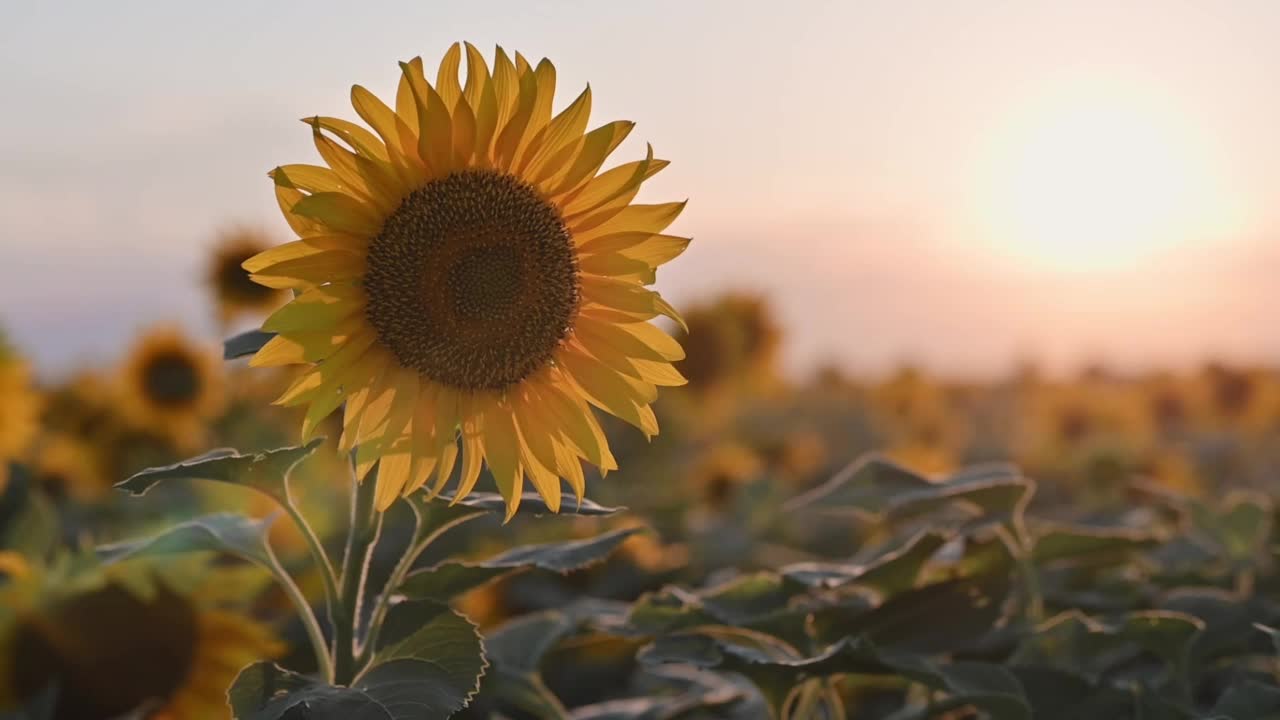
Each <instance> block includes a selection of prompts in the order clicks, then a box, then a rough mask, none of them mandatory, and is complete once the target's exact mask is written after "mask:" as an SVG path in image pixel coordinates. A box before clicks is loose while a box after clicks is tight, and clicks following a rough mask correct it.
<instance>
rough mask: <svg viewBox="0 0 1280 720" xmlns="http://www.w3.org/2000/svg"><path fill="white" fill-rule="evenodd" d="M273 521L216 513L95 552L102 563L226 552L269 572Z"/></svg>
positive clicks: (273, 519) (271, 563) (268, 518)
mask: <svg viewBox="0 0 1280 720" xmlns="http://www.w3.org/2000/svg"><path fill="white" fill-rule="evenodd" d="M274 521H275V518H274V517H267V518H263V519H261V520H256V519H253V518H249V517H245V516H243V515H237V514H235V513H215V514H213V515H205V516H204V517H199V518H196V519H194V520H188V521H187V522H184V523H181V524H178V525H174V526H173V527H170V528H168V529H166V530H164V531H163V532H161V533H160V534H158V535H154V536H152V537H149V538H143V539H140V540H127V541H125V542H120V543H113V544H110V545H100V546H99V547H98V549H97V552H98V557H99V558H101V559H102V561H103V562H104V563H114V562H119V561H121V560H125V559H128V558H132V557H138V556H146V555H172V554H178V553H189V552H229V553H232V554H235V555H239V556H240V557H242V558H244V559H246V560H250V561H252V562H255V563H258V564H259V565H262V566H263V567H265V568H268V569H271V568H273V566H274V564H275V563H274V561H273V559H272V555H271V549H270V547H269V546H268V545H267V530H269V529H270V527H271V524H272V523H273V522H274Z"/></svg>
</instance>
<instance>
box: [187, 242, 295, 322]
mask: <svg viewBox="0 0 1280 720" xmlns="http://www.w3.org/2000/svg"><path fill="white" fill-rule="evenodd" d="M271 245H272V243H271V240H270V239H269V238H268V237H267V236H266V233H264V232H262V231H261V230H255V229H252V228H248V227H237V228H233V229H230V230H225V231H223V232H221V233H219V234H218V237H217V240H216V242H215V244H214V246H213V249H212V251H211V253H210V256H209V264H208V269H207V270H206V271H205V282H206V283H207V284H208V286H209V291H210V293H211V294H212V295H213V300H214V307H215V309H216V311H217V313H218V320H219V321H220V322H221V323H222V325H223V326H224V327H226V326H229V325H231V324H232V323H233V322H234V321H235V320H236V319H237V318H240V317H242V316H249V317H259V316H263V315H266V314H267V313H269V312H271V311H272V310H275V309H276V308H278V307H280V305H282V304H284V302H285V301H286V300H287V299H288V293H286V292H283V291H280V290H276V289H274V288H270V287H267V286H265V285H262V284H261V283H256V282H254V281H253V280H252V279H250V277H249V271H247V270H245V269H244V262H245V261H246V260H248V259H249V258H251V257H253V256H254V255H257V254H258V253H261V252H262V251H264V250H266V249H267V248H269V247H271Z"/></svg>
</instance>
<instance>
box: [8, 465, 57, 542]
mask: <svg viewBox="0 0 1280 720" xmlns="http://www.w3.org/2000/svg"><path fill="white" fill-rule="evenodd" d="M2 489H3V491H4V492H3V495H2V496H0V550H11V551H13V552H16V553H18V554H19V555H22V556H24V557H28V558H44V557H47V556H48V555H49V553H50V552H51V551H52V550H53V549H54V547H55V546H57V544H58V537H59V527H58V513H57V511H56V510H55V509H54V507H53V505H52V504H51V503H50V502H49V500H48V499H46V498H45V497H44V496H43V495H40V494H39V493H33V492H31V477H30V475H29V474H28V473H27V472H26V471H25V470H24V469H23V468H21V467H20V466H17V465H14V466H12V467H11V468H10V477H9V482H8V485H7V487H4V488H2Z"/></svg>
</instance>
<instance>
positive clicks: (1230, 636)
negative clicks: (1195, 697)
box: [1158, 588, 1280, 667]
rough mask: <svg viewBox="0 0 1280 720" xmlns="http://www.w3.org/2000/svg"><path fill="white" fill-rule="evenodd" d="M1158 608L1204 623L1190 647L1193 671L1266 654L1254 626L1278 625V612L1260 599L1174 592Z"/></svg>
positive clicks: (1201, 590) (1219, 593)
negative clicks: (1251, 655) (1272, 623)
mask: <svg viewBox="0 0 1280 720" xmlns="http://www.w3.org/2000/svg"><path fill="white" fill-rule="evenodd" d="M1158 608H1159V609H1161V610H1168V611H1171V612H1178V613H1184V614H1186V615H1190V616H1193V617H1196V618H1198V619H1199V620H1200V621H1201V622H1202V623H1204V632H1202V633H1200V634H1199V635H1198V636H1197V637H1196V638H1195V641H1194V642H1193V643H1192V645H1191V662H1192V665H1193V666H1194V667H1201V666H1208V665H1210V664H1213V663H1216V662H1218V661H1220V660H1223V659H1226V658H1231V657H1235V656H1240V655H1248V654H1255V653H1261V652H1266V650H1267V649H1268V647H1267V646H1268V643H1267V639H1266V636H1265V635H1263V634H1261V633H1259V632H1258V630H1257V623H1268V622H1276V621H1280V611H1277V610H1276V609H1274V608H1273V607H1272V606H1270V605H1269V604H1268V603H1266V602H1265V601H1264V600H1262V599H1261V598H1241V597H1239V596H1237V595H1235V594H1233V593H1229V592H1225V591H1222V590H1215V589H1213V588H1182V589H1179V590H1175V591H1173V592H1170V593H1168V594H1167V595H1165V596H1164V597H1163V598H1162V599H1161V600H1160V602H1159V604H1158Z"/></svg>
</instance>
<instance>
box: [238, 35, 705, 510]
mask: <svg viewBox="0 0 1280 720" xmlns="http://www.w3.org/2000/svg"><path fill="white" fill-rule="evenodd" d="M462 54H463V52H462V48H461V47H460V46H458V45H456V44H455V45H454V46H452V47H451V48H449V51H448V52H447V53H446V54H445V56H444V60H443V61H442V63H441V65H440V68H439V71H438V73H437V74H436V82H435V85H434V86H433V85H432V84H431V83H430V82H428V80H427V77H426V76H425V75H424V69H423V63H422V60H421V58H415V59H414V60H413V61H411V62H408V63H402V64H401V69H402V71H403V73H402V77H401V80H400V86H399V91H398V93H397V96H396V100H395V108H394V109H392V108H391V107H388V106H387V105H385V104H383V102H382V101H381V100H379V99H378V98H376V97H374V96H373V95H372V94H371V93H370V92H369V91H367V90H365V89H364V88H362V87H360V86H358V85H357V86H355V87H354V88H352V91H351V100H352V104H353V105H354V106H355V110H356V113H357V114H359V115H360V117H361V118H362V119H363V120H364V121H365V122H366V123H368V125H369V126H370V127H371V128H372V129H373V132H370V131H369V130H366V129H365V128H363V127H361V126H359V125H356V124H354V123H351V122H348V121H345V120H339V119H336V118H326V117H315V118H311V119H310V120H308V122H309V123H310V124H311V126H312V129H313V134H314V140H315V144H316V148H317V150H318V151H319V153H320V156H321V157H322V158H323V159H324V161H325V163H326V165H327V167H321V166H314V165H286V166H283V167H279V168H276V169H275V170H274V171H272V172H271V177H272V178H273V179H274V180H275V185H276V195H277V198H278V200H279V203H280V207H281V208H282V210H283V211H284V215H285V218H286V220H288V222H289V224H290V225H291V226H292V228H293V229H294V231H295V232H296V233H297V234H298V236H299V237H300V238H301V239H300V240H297V241H295V242H291V243H288V244H286V245H283V246H281V247H277V248H274V249H272V250H270V251H268V252H265V253H262V254H261V255H258V256H257V257H255V258H253V259H251V260H250V261H249V262H247V263H246V264H245V267H246V269H248V270H249V271H250V272H252V273H253V278H254V279H255V280H257V281H258V282H260V283H263V284H265V285H268V286H270V287H277V288H291V289H294V290H296V291H297V292H298V293H299V295H298V296H297V297H296V298H295V299H294V300H293V301H292V302H290V303H289V304H288V305H286V306H285V307H283V308H281V309H280V310H278V311H276V312H275V313H274V314H273V315H272V316H271V317H270V318H268V319H267V321H266V322H265V323H264V324H263V329H264V330H266V331H269V332H274V333H278V334H277V336H276V337H275V338H274V339H272V340H271V341H270V342H269V343H267V345H266V346H265V347H263V348H262V350H261V351H260V352H259V353H258V354H257V355H256V356H255V357H254V359H253V361H252V363H253V364H254V365H257V366H276V365H303V366H304V368H303V369H302V370H301V372H300V374H299V375H298V377H297V379H296V381H295V382H294V383H293V385H292V386H291V387H290V388H289V389H288V390H286V391H285V393H284V394H283V395H282V396H281V397H280V398H279V400H278V401H277V402H279V403H281V404H285V405H304V404H305V405H306V406H307V408H308V409H307V414H306V417H305V419H304V421H303V435H304V436H310V435H311V434H312V433H314V432H315V429H316V427H317V426H318V425H319V423H320V421H321V420H322V419H323V418H325V417H326V416H328V415H329V414H330V413H332V412H334V411H335V410H336V409H337V408H338V407H339V406H340V405H342V404H344V403H345V410H344V416H343V436H342V438H341V442H340V445H341V447H342V448H343V449H351V448H358V449H357V450H356V461H357V466H358V475H359V477H360V478H361V479H363V478H364V477H365V476H366V474H367V473H368V471H369V470H370V468H372V466H373V465H374V463H375V462H378V461H381V464H380V469H379V472H378V474H377V477H378V480H377V483H378V485H377V506H378V507H379V508H381V509H385V508H387V507H388V506H390V505H391V503H392V502H393V501H394V500H395V499H396V498H397V497H398V496H400V495H401V494H404V493H408V492H410V491H413V490H415V489H416V488H419V487H422V486H423V485H424V484H425V483H426V482H427V481H428V479H429V478H430V477H431V476H432V475H434V477H435V482H434V483H433V485H432V488H431V491H432V492H433V493H434V492H438V491H439V490H440V489H441V488H442V487H443V486H444V484H445V483H446V482H447V481H448V479H449V477H450V473H451V471H452V470H453V468H454V467H455V465H457V466H458V467H459V468H460V480H459V485H458V493H457V494H458V497H462V496H464V495H466V494H467V493H469V492H470V491H471V489H472V488H473V487H474V485H475V484H476V481H477V479H478V477H479V474H480V468H481V463H482V461H483V463H484V464H486V465H488V467H489V470H490V473H491V474H492V475H493V477H494V479H495V481H496V483H497V486H498V489H499V490H500V491H501V493H502V495H503V496H504V497H505V498H506V499H507V503H508V511H509V512H510V513H514V511H515V509H516V506H517V505H518V504H519V501H520V491H521V487H522V485H523V479H524V477H525V476H526V475H527V476H528V477H529V479H530V481H531V482H532V483H533V486H534V487H535V488H536V489H537V491H538V492H539V493H541V495H542V496H543V497H544V498H545V499H546V501H547V503H548V505H549V506H550V507H551V508H553V509H557V508H559V506H560V496H561V487H560V483H561V479H562V478H563V479H565V480H567V481H568V483H569V485H570V487H571V488H572V489H573V491H574V492H575V493H576V494H577V496H578V497H579V498H581V497H582V494H583V487H584V479H583V477H584V476H583V468H582V465H581V461H582V460H586V461H588V462H590V463H592V464H594V465H596V466H597V467H599V468H600V469H601V471H608V470H610V469H614V468H616V463H615V461H614V458H613V455H612V454H611V453H610V451H609V447H608V444H607V443H606V441H605V436H604V433H603V432H602V431H601V428H600V426H599V424H598V423H597V420H596V418H595V417H594V416H593V413H592V410H591V409H590V407H589V405H594V406H595V407H596V408H599V409H600V410H603V411H605V412H608V413H612V414H614V415H617V416H618V417H620V418H622V419H623V420H626V421H627V422H629V423H631V424H632V425H635V426H636V427H638V428H640V429H641V430H642V431H643V432H644V433H645V434H646V435H648V436H650V437H652V436H653V435H654V434H656V433H657V432H658V424H657V421H656V419H655V417H654V413H653V411H652V409H651V408H650V403H651V402H653V400H654V399H655V398H656V397H657V387H658V386H664V385H679V384H682V383H683V382H684V378H683V377H681V375H680V374H679V373H678V372H676V371H675V370H674V369H673V368H672V366H671V362H672V361H675V360H679V359H681V358H682V357H683V356H684V353H683V351H682V350H681V348H680V345H679V343H677V342H676V341H675V340H673V339H672V338H671V337H669V336H668V335H666V334H665V333H664V332H662V331H661V330H660V329H659V328H658V327H657V326H656V325H654V324H652V323H651V322H650V320H653V319H654V318H656V317H657V316H659V315H665V316H667V317H670V318H672V319H675V320H677V322H678V321H679V316H678V314H677V313H676V311H675V310H674V309H673V308H672V307H671V306H670V305H668V304H667V303H666V302H665V301H664V300H663V299H662V298H661V297H660V296H659V295H658V293H657V292H654V291H652V290H650V289H648V288H647V287H646V286H647V285H650V284H652V283H653V282H654V274H655V269H656V268H657V267H658V266H659V265H662V264H663V263H665V262H667V261H669V260H671V259H672V258H674V257H675V256H677V255H679V254H680V253H681V252H683V251H684V249H685V247H686V246H687V244H688V242H689V240H688V239H686V238H680V237H675V236H671V235H664V234H662V232H663V230H664V229H666V227H667V226H668V225H670V224H671V222H672V221H674V220H675V219H676V216H677V215H679V214H680V212H681V210H682V209H683V208H684V203H683V202H672V203H662V204H655V205H645V204H635V203H633V202H632V201H633V200H634V199H635V197H636V194H637V192H638V191H639V189H640V185H641V183H642V182H644V181H645V180H646V179H648V178H650V177H652V176H653V175H654V174H655V173H657V172H658V171H659V170H661V169H662V168H664V167H665V166H666V165H667V162H666V161H664V160H658V159H655V158H654V157H653V152H652V149H650V151H649V153H648V155H647V157H645V158H644V159H643V160H639V161H636V162H631V163H626V164H622V165H619V166H617V167H614V168H612V169H610V170H607V171H605V172H600V168H601V165H602V164H603V163H604V161H605V158H607V157H608V156H609V154H610V153H611V152H612V151H613V150H614V149H615V148H616V147H617V146H618V144H619V143H620V142H622V140H623V139H624V138H625V137H626V136H627V134H628V133H629V132H630V131H631V128H632V123H630V122H612V123H609V124H606V125H603V126H601V127H599V128H597V129H595V130H591V131H590V132H587V131H586V128H587V118H588V114H589V112H590V109H591V90H590V88H587V89H586V90H584V91H583V92H582V94H581V95H579V96H578V97H577V99H575V100H574V101H573V102H572V103H570V104H569V106H568V107H566V108H565V109H564V110H562V111H561V112H560V113H559V114H556V115H554V116H553V115H552V99H553V95H554V92H555V85H556V70H555V67H554V66H552V64H551V63H550V62H549V61H547V60H542V61H541V62H539V63H538V64H537V66H536V67H535V66H533V65H531V64H530V63H529V62H528V61H526V60H525V58H524V57H522V56H521V55H520V54H518V53H517V54H516V55H515V58H514V61H513V60H512V59H511V58H510V57H508V56H507V54H506V53H505V52H504V51H503V50H502V49H501V48H498V50H497V52H496V57H495V59H494V62H493V66H492V68H490V66H489V65H488V64H486V62H485V60H484V58H483V57H482V56H481V54H480V53H479V52H478V51H477V50H476V49H475V48H474V47H472V46H471V45H469V44H468V45H467V46H466V63H467V70H466V80H465V84H464V83H460V81H459V66H460V64H461V58H462ZM375 133H376V134H375ZM459 430H460V433H459V432H458V431H459ZM459 443H460V444H461V449H459Z"/></svg>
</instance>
